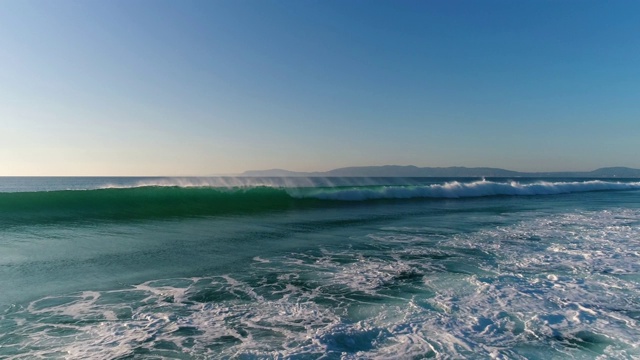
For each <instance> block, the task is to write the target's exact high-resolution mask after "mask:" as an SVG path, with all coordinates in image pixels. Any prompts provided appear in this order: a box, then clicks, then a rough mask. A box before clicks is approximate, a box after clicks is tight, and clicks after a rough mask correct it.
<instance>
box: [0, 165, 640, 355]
mask: <svg viewBox="0 0 640 360" xmlns="http://www.w3.org/2000/svg"><path fill="white" fill-rule="evenodd" d="M453 181H455V179H445V180H443V179H311V180H309V179H285V180H282V179H137V178H26V179H25V178H3V179H0V289H1V291H0V358H2V357H7V358H17V359H31V358H70V359H84V358H93V359H132V358H140V359H143V358H180V359H204V358H244V359H263V358H268V359H271V358H295V359H317V358H324V359H334V358H335V359H339V358H347V359H349V358H353V359H369V358H380V359H387V358H401V359H405V358H407V359H411V358H429V357H434V358H472V359H475V358H479V359H483V358H505V359H506V358H509V359H510V358H515V359H517V358H523V359H524V358H526V359H549V358H557V359H565V358H576V359H595V358H602V359H609V358H610V359H632V358H637V357H639V356H640V341H639V340H638V339H640V326H639V325H640V324H639V322H640V190H639V189H640V184H639V183H638V182H635V181H634V180H623V181H620V182H618V181H616V182H612V181H609V180H602V181H595V182H594V181H590V180H568V179H567V180H565V181H559V180H557V179H556V180H549V181H548V182H541V181H539V180H526V179H524V180H518V182H511V181H509V180H508V179H490V180H487V181H477V180H469V179H458V181H457V182H453ZM194 185H195V187H193V186H194Z"/></svg>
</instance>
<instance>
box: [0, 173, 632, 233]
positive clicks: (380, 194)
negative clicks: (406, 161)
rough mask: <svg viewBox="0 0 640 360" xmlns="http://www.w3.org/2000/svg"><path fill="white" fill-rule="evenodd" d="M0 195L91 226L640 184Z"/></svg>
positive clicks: (2, 208)
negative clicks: (342, 204)
mask: <svg viewBox="0 0 640 360" xmlns="http://www.w3.org/2000/svg"><path fill="white" fill-rule="evenodd" d="M156 184H157V185H154V186H147V185H145V186H139V187H138V186H137V185H136V186H133V187H124V186H123V187H113V186H111V185H109V186H107V188H103V189H90V190H62V191H38V192H13V193H0V219H1V220H0V222H4V223H11V222H24V221H27V222H51V221H63V220H74V221H83V220H90V219H96V218H99V219H109V220H135V219H147V218H170V217H180V216H183V217H184V216H208V215H225V214H253V213H265V212H273V211H284V210H291V209H301V208H308V207H315V206H331V204H332V203H333V204H334V205H335V204H337V203H338V202H356V201H358V202H362V201H368V200H385V199H386V200H392V199H394V200H395V199H420V198H422V199H438V198H445V199H454V198H472V197H489V196H532V195H556V194H568V193H576V192H590V191H621V190H638V189H640V182H606V181H600V180H593V181H582V182H546V181H540V182H532V183H519V182H515V181H510V182H495V181H486V180H482V181H473V182H459V181H451V182H445V183H440V184H426V185H383V186H381V185H355V186H354V185H349V186H325V185H328V183H320V185H321V186H317V187H313V186H308V187H291V186H281V185H275V184H271V185H270V186H248V185H245V186H243V187H211V186H198V185H197V184H192V183H191V184H185V183H182V184H181V185H182V186H174V184H175V183H174V182H167V183H164V184H163V185H158V183H156Z"/></svg>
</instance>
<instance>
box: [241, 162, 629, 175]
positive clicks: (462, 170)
mask: <svg viewBox="0 0 640 360" xmlns="http://www.w3.org/2000/svg"><path fill="white" fill-rule="evenodd" d="M241 176H249V177H258V176H259V177H301V176H302V177H343V176H352V177H483V176H484V177H577V178H636V177H640V169H632V168H628V167H607V168H600V169H597V170H593V171H563V172H519V171H511V170H505V169H498V168H489V167H476V168H468V167H462V166H452V167H417V166H413V165H409V166H400V165H384V166H354V167H344V168H339V169H334V170H329V171H323V172H298V171H289V170H283V169H271V170H250V171H245V172H244V173H242V174H241Z"/></svg>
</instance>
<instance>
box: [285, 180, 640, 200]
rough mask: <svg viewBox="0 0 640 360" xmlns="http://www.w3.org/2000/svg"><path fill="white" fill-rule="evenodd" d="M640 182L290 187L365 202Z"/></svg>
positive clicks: (628, 186) (623, 186)
mask: <svg viewBox="0 0 640 360" xmlns="http://www.w3.org/2000/svg"><path fill="white" fill-rule="evenodd" d="M637 189H640V182H632V183H623V182H608V181H601V180H592V181H581V182H577V181H576V182H547V181H539V182H534V183H529V184H527V183H519V182H517V181H510V182H493V181H486V180H481V181H474V182H470V183H463V182H458V181H451V182H447V183H444V184H432V185H422V186H380V187H364V188H333V189H312V190H309V191H306V192H304V191H299V190H288V192H289V194H290V195H292V196H293V197H298V198H304V197H312V198H316V199H323V200H342V201H363V200H374V199H412V198H450V199H451V198H467V197H483V196H531V195H556V194H568V193H575V192H589V191H607V190H637Z"/></svg>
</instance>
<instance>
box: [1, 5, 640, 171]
mask: <svg viewBox="0 0 640 360" xmlns="http://www.w3.org/2000/svg"><path fill="white" fill-rule="evenodd" d="M639 13H640V3H639V2H637V1H618V2H612V3H610V2H606V3H605V2H597V1H583V2H575V1H563V2H557V1H545V0H543V1H535V2H533V1H532V2H519V1H518V2H514V1H507V0H500V1H497V0H492V1H484V2H478V1H470V0H469V1H447V2H445V1H442V2H435V1H434V2H422V1H401V2H396V1H366V2H365V1H311V0H308V1H284V0H260V1H257V0H248V1H232V0H220V1H166V0H159V1H151V0H138V1H124V0H114V1H57V2H47V1H26V0H24V1H23V0H8V1H3V2H1V3H0V24H2V26H0V48H1V49H3V50H2V51H0V121H2V123H1V124H2V126H1V127H0V176H28V175H50V176H55V175H87V176H90V175H112V176H118V175H131V176H136V175H145V176H153V175H159V176H206V175H219V174H237V173H241V172H243V171H245V170H258V169H271V168H283V169H288V170H294V171H325V170H330V169H333V168H339V167H345V166H370V165H388V164H393V165H416V166H421V167H422V166H434V167H443V166H466V167H480V166H483V167H484V166H486V167H499V168H505V169H510V170H516V171H560V170H572V171H582V170H593V169H596V168H599V167H605V166H628V167H635V168H640V157H638V156H637V154H638V153H640V141H639V139H640V107H639V106H638V99H640V67H639V66H638V64H640V37H638V36H637V34H638V33H640V21H638V15H637V14H639Z"/></svg>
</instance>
